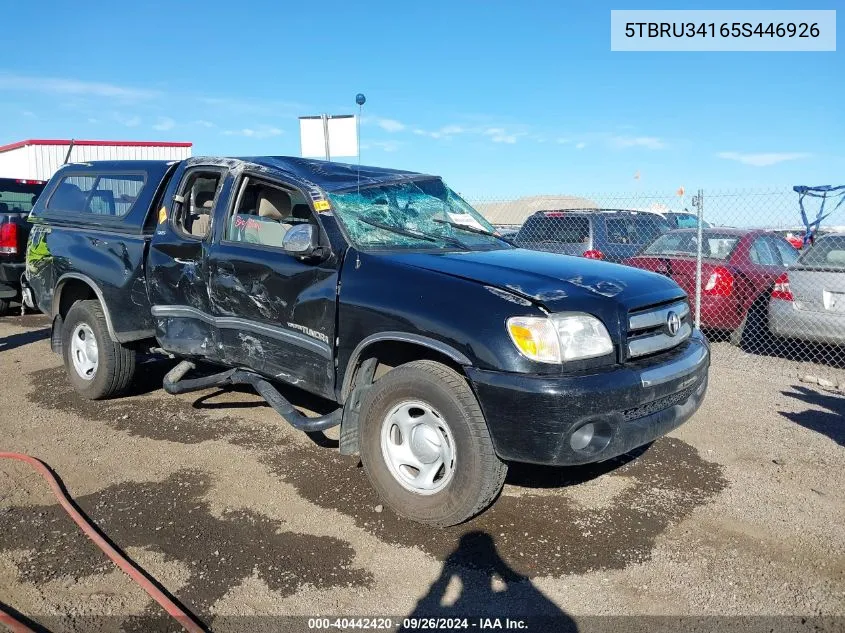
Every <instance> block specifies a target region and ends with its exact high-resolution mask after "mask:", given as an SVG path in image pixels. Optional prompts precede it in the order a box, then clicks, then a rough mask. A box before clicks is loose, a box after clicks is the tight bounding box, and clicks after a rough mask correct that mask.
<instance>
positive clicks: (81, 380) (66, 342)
mask: <svg viewBox="0 0 845 633" xmlns="http://www.w3.org/2000/svg"><path fill="white" fill-rule="evenodd" d="M62 356H63V357H64V361H65V370H66V371H67V374H68V378H69V379H70V382H71V384H72V385H73V386H74V388H75V389H76V391H78V392H79V394H80V395H82V396H84V397H85V398H89V399H90V400H100V399H103V398H109V397H111V396H116V395H118V394H120V393H121V392H123V391H125V390H126V388H127V387H128V386H129V383H130V382H131V381H132V377H133V376H134V375H135V361H136V354H135V350H133V349H131V348H128V347H125V346H123V345H121V344H120V343H115V342H114V341H112V340H111V337H110V336H109V332H108V327H107V325H106V318H105V315H104V314H103V308H102V307H101V306H100V302H99V301H95V300H88V301H78V302H76V303H74V304H73V306H72V307H71V309H70V310H69V311H68V313H67V316H66V317H65V319H64V324H63V326H62Z"/></svg>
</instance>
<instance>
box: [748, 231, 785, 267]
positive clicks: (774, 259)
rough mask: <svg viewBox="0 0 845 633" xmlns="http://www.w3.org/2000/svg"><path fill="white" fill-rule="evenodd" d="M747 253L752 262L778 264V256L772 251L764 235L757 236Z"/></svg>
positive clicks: (769, 264)
mask: <svg viewBox="0 0 845 633" xmlns="http://www.w3.org/2000/svg"><path fill="white" fill-rule="evenodd" d="M748 255H749V257H750V258H751V261H752V262H754V263H755V264H759V265H760V266H778V265H779V264H780V262H779V261H778V259H780V257H779V256H778V255H777V254H776V253H773V252H772V249H771V244H769V240H767V239H766V238H764V237H758V238H757V239H756V240H754V243H753V244H752V245H751V251H750V252H749V254H748Z"/></svg>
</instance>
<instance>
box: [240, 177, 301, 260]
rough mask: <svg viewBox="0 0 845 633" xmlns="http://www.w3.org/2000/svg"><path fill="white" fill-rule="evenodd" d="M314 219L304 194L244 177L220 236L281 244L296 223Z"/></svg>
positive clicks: (274, 244) (249, 242)
mask: <svg viewBox="0 0 845 633" xmlns="http://www.w3.org/2000/svg"><path fill="white" fill-rule="evenodd" d="M309 222H310V223H312V224H314V223H316V220H315V219H314V215H313V213H312V212H311V208H310V207H309V206H308V203H307V202H306V201H305V197H304V196H303V195H302V194H301V193H299V192H298V191H294V190H289V189H283V188H281V187H278V186H274V185H270V184H268V183H265V182H261V181H257V180H251V179H246V180H245V181H244V183H243V184H242V185H241V189H240V192H239V194H238V202H237V206H236V208H235V210H234V213H233V214H232V216H231V217H230V218H229V220H228V221H227V222H226V228H225V231H224V233H223V239H224V240H227V241H230V242H245V243H247V244H260V245H262V246H275V247H277V248H281V246H282V240H283V239H284V237H285V234H286V233H287V232H288V231H289V230H290V229H291V228H292V227H293V226H295V225H297V224H303V223H309Z"/></svg>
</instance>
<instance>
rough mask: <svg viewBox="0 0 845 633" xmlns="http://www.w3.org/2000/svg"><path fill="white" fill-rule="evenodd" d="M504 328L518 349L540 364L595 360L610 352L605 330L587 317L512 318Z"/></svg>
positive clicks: (582, 315) (578, 315)
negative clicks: (586, 359)
mask: <svg viewBox="0 0 845 633" xmlns="http://www.w3.org/2000/svg"><path fill="white" fill-rule="evenodd" d="M507 326H508V334H510V337H511V340H512V341H513V343H514V345H516V347H517V349H518V350H519V351H520V352H522V354H523V355H524V356H527V357H528V358H530V359H531V360H536V361H538V362H541V363H561V362H563V361H569V360H582V359H585V358H596V357H597V356H605V355H606V354H610V353H611V352H612V351H613V341H611V340H610V335H609V334H608V333H607V328H606V327H604V324H603V323H602V322H601V321H599V320H598V319H597V318H596V317H594V316H590V315H589V314H553V315H551V316H549V317H534V316H530V317H529V316H525V317H511V318H510V319H508V322H507Z"/></svg>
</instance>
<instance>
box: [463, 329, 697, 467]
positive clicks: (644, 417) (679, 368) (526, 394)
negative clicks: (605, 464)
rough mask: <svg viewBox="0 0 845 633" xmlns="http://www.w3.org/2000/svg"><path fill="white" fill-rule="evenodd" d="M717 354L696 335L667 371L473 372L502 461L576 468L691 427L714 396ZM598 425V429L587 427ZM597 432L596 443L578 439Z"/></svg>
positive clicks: (669, 362)
mask: <svg viewBox="0 0 845 633" xmlns="http://www.w3.org/2000/svg"><path fill="white" fill-rule="evenodd" d="M709 366H710V350H709V347H708V345H707V342H706V340H705V339H704V337H703V336H701V334H700V333H699V332H696V333H695V334H694V335H693V336H692V337H691V338H690V339H689V341H688V342H687V343H685V344H684V345H683V346H681V348H680V349H678V350H676V352H675V353H674V354H673V355H672V356H671V357H670V358H668V359H666V360H665V361H664V362H663V363H661V364H659V365H650V366H643V367H642V368H636V367H630V366H625V367H619V368H616V369H613V370H611V371H606V372H602V373H597V374H591V375H584V376H577V377H574V376H569V377H548V376H533V375H525V374H510V373H503V372H491V371H482V370H478V369H473V368H468V369H467V374H468V376H469V378H470V381H471V382H472V385H473V388H474V389H475V392H476V394H477V395H478V399H479V402H480V403H481V408H482V411H483V412H484V416H485V419H486V420H487V426H488V428H489V430H490V435H491V436H492V438H493V445H494V447H495V449H496V453H497V455H499V457H501V458H502V459H504V460H508V461H516V462H530V463H535V464H548V465H557V466H569V465H576V464H587V463H592V462H601V461H605V460H607V459H611V458H613V457H616V456H617V455H622V454H624V453H627V452H629V451H631V450H633V449H635V448H637V447H638V446H642V445H643V444H647V443H648V442H651V441H652V440H655V439H657V438H658V437H661V436H662V435H665V434H666V433H668V432H669V431H671V430H672V429H674V428H676V427H678V426H680V425H681V424H683V423H684V422H686V421H687V420H688V419H689V418H690V417H691V416H692V415H693V414H694V413H695V412H696V411H697V410H698V407H699V406H700V405H701V402H702V401H703V399H704V395H705V393H706V391H707V372H708V368H709ZM589 424H592V425H593V426H592V427H587V425H589ZM582 427H586V428H590V429H593V430H594V431H595V432H594V433H593V435H594V437H596V438H597V443H596V444H595V445H587V446H586V447H582V448H580V449H579V448H576V446H577V444H578V442H577V440H576V438H573V434H578V433H579V432H580V433H582V437H583V434H584V431H585V429H584V428H582Z"/></svg>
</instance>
